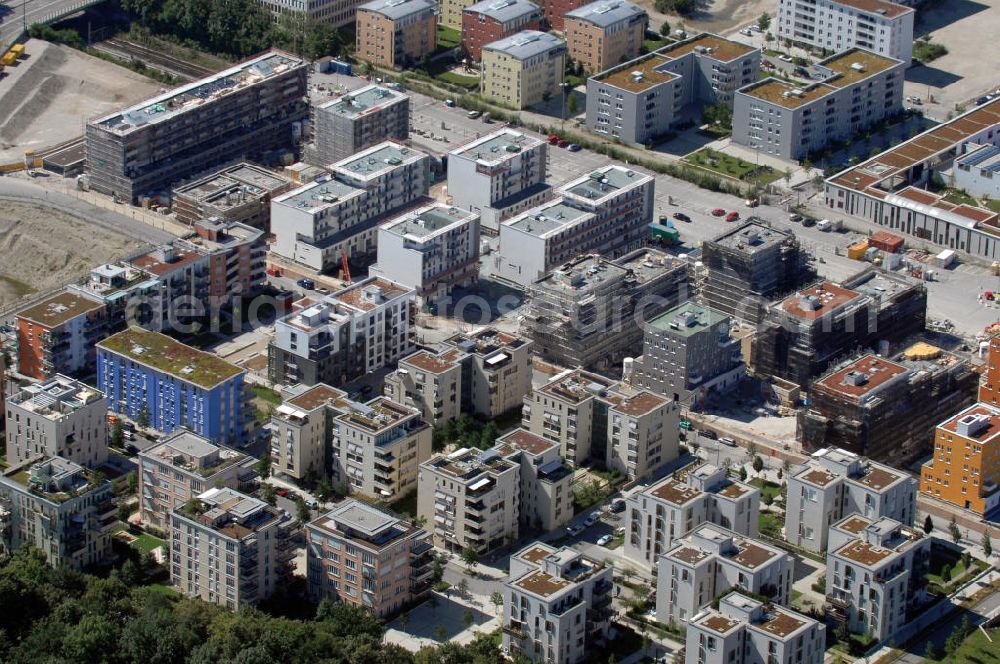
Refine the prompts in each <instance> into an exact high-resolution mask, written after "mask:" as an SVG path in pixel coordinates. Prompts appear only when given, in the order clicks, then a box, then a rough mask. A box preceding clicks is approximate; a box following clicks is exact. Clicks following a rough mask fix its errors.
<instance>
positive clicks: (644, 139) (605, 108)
mask: <svg viewBox="0 0 1000 664" xmlns="http://www.w3.org/2000/svg"><path fill="white" fill-rule="evenodd" d="M613 64H616V63H613ZM759 76H760V49H757V48H753V47H752V46H747V45H746V44H742V43H740V42H735V41H731V40H729V39H726V38H724V37H720V36H719V35H713V34H709V33H702V34H700V35H697V36H695V37H692V38H690V39H686V40H684V41H681V42H678V43H676V44H671V45H669V46H665V47H663V48H661V49H659V50H657V51H654V52H653V53H650V54H648V55H644V56H642V57H640V58H637V59H635V60H630V61H628V62H626V63H624V64H620V65H617V66H612V67H611V68H610V69H607V70H605V71H601V72H600V73H598V74H595V75H594V76H591V77H590V78H589V79H587V129H589V130H590V131H593V132H596V133H598V134H602V135H606V136H611V137H612V138H618V139H620V140H622V141H624V142H625V143H629V144H632V145H647V144H651V143H653V142H655V141H656V140H657V138H658V137H660V136H662V135H663V134H666V133H667V132H669V131H670V130H671V129H672V127H674V125H676V124H677V123H679V122H681V121H683V120H685V119H687V118H688V117H690V116H691V115H697V116H700V114H701V107H702V106H708V105H710V104H715V103H724V104H726V105H727V106H730V107H731V106H732V105H733V99H734V95H735V93H736V90H738V89H739V88H741V87H743V86H745V85H749V84H750V83H753V82H754V81H756V80H757V79H758V77H759Z"/></svg>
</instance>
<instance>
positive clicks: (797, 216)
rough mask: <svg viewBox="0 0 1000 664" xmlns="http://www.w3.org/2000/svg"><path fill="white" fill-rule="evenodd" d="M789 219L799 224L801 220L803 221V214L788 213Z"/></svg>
mask: <svg viewBox="0 0 1000 664" xmlns="http://www.w3.org/2000/svg"><path fill="white" fill-rule="evenodd" d="M788 221H790V222H792V223H794V224H797V223H799V222H800V221H802V215H801V214H794V213H793V214H790V215H788Z"/></svg>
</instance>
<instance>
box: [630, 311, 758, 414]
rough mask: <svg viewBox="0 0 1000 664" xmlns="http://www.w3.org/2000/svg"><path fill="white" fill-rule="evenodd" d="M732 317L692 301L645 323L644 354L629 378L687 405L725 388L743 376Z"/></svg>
mask: <svg viewBox="0 0 1000 664" xmlns="http://www.w3.org/2000/svg"><path fill="white" fill-rule="evenodd" d="M731 328H732V318H730V317H729V316H726V315H724V314H722V313H720V312H718V311H716V310H714V309H712V308H710V307H705V306H702V305H700V304H697V303H696V302H695V301H694V300H688V301H686V302H684V303H683V304H681V305H679V306H677V307H674V308H673V309H671V310H669V311H667V312H665V313H663V314H662V315H660V316H658V317H657V318H653V319H652V320H650V321H649V322H647V323H646V326H645V331H644V335H643V352H642V355H641V356H639V357H637V358H635V362H634V364H633V367H632V373H631V374H630V376H628V378H627V380H628V381H629V383H630V384H631V385H633V386H634V387H635V388H639V389H646V390H650V391H652V392H656V393H657V394H663V395H666V396H667V397H668V398H670V399H672V400H674V401H678V402H680V403H683V404H687V405H696V404H699V403H702V402H703V401H704V400H705V398H706V397H707V396H708V395H709V394H711V393H713V392H725V391H726V390H728V389H730V388H732V387H733V386H735V385H736V384H737V383H738V382H739V381H740V380H741V379H742V377H743V375H744V373H745V371H746V368H745V366H744V364H743V359H742V355H741V352H740V346H739V342H738V340H736V339H735V338H733V337H732V336H731V334H730V331H731Z"/></svg>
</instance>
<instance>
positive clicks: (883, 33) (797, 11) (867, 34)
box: [775, 0, 917, 67]
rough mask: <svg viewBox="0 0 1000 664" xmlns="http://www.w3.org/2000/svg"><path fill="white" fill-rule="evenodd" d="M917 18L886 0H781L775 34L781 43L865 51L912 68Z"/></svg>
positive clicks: (902, 7) (897, 4) (912, 11)
mask: <svg viewBox="0 0 1000 664" xmlns="http://www.w3.org/2000/svg"><path fill="white" fill-rule="evenodd" d="M904 4H909V3H904ZM916 15H917V12H916V11H915V10H914V9H912V8H911V7H906V6H904V5H903V4H899V3H895V2H885V1H884V0H818V1H817V0H779V2H778V16H777V17H776V21H775V30H776V32H777V36H778V40H779V41H785V40H791V41H792V42H794V43H796V44H801V45H805V46H811V47H814V48H819V49H822V50H824V51H833V52H840V51H843V50H845V49H848V48H855V47H857V48H863V49H866V50H869V51H872V52H874V53H878V54H879V55H884V56H886V57H889V58H894V59H896V60H901V61H902V62H904V63H905V64H906V66H907V67H909V66H910V61H911V59H912V55H913V23H914V20H915V18H916Z"/></svg>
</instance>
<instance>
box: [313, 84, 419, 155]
mask: <svg viewBox="0 0 1000 664" xmlns="http://www.w3.org/2000/svg"><path fill="white" fill-rule="evenodd" d="M409 137H410V97H409V96H408V95H405V94H403V93H402V92H399V91H398V90H392V89H389V88H387V87H383V86H381V85H378V84H372V85H366V86H365V87H363V88H359V89H358V90H352V91H351V92H347V93H344V94H343V95H341V96H339V97H337V98H336V99H331V100H329V101H325V102H323V103H321V104H318V105H316V106H314V107H313V142H312V149H313V151H314V154H315V160H316V163H319V164H333V163H336V162H338V161H341V160H343V159H347V158H349V157H350V156H351V155H354V154H357V153H358V152H361V151H362V150H365V149H367V148H370V147H373V146H375V145H378V144H379V143H382V142H384V141H389V140H394V141H405V140H406V139H408V138H409Z"/></svg>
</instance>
